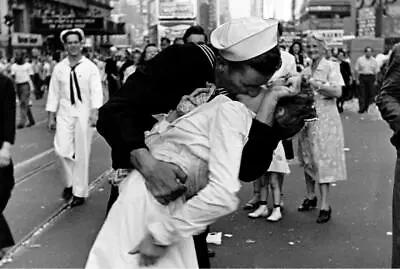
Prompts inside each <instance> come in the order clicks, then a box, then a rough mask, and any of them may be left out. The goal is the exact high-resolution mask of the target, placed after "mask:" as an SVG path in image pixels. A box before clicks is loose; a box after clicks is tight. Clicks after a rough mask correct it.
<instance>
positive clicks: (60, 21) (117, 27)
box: [32, 17, 125, 35]
mask: <svg viewBox="0 0 400 269" xmlns="http://www.w3.org/2000/svg"><path fill="white" fill-rule="evenodd" d="M71 28H81V29H82V30H83V31H84V32H85V34H86V35H115V34H125V23H114V22H112V21H109V20H105V19H104V18H102V17H80V18H67V17H47V18H46V17H41V18H38V17H34V18H32V32H34V33H38V34H43V35H50V34H55V33H58V32H61V31H63V30H65V29H71Z"/></svg>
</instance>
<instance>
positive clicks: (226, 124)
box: [149, 102, 251, 246]
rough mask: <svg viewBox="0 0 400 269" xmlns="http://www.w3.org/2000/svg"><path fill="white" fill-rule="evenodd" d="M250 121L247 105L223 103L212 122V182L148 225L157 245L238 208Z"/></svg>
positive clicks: (187, 234)
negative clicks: (243, 153)
mask: <svg viewBox="0 0 400 269" xmlns="http://www.w3.org/2000/svg"><path fill="white" fill-rule="evenodd" d="M250 124H251V115H250V113H249V111H248V110H247V108H246V107H245V106H244V105H242V104H239V103H236V102H235V103H233V102H229V103H225V104H223V105H222V106H221V108H220V109H219V111H218V112H217V115H216V116H215V118H214V119H213V120H212V122H211V124H210V133H209V141H210V142H209V143H210V158H209V167H208V170H209V183H208V184H207V186H206V187H205V188H204V189H203V190H201V191H200V192H199V193H198V194H197V195H196V196H194V197H193V198H192V199H190V200H189V201H188V202H186V203H185V204H184V206H183V207H182V208H181V209H179V210H178V211H177V212H176V213H174V214H173V215H172V216H170V217H169V219H167V220H164V221H163V222H157V223H152V224H150V225H149V231H150V233H151V235H152V237H153V238H154V240H155V243H156V244H158V245H163V246H168V245H171V244H173V243H174V242H177V241H179V240H181V239H182V238H186V237H189V236H192V235H194V234H197V233H199V232H201V231H202V230H204V228H205V227H206V226H207V225H209V224H211V223H213V222H215V221H216V220H217V219H218V218H220V217H222V216H224V215H227V214H230V213H232V212H233V211H234V210H236V208H237V206H238V203H239V199H238V197H237V192H238V191H239V189H240V182H239V179H238V175H239V167H240V160H241V155H242V150H243V146H244V144H245V142H246V138H247V136H248V132H249V129H250Z"/></svg>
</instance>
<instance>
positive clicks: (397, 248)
mask: <svg viewBox="0 0 400 269" xmlns="http://www.w3.org/2000/svg"><path fill="white" fill-rule="evenodd" d="M399 89H400V45H396V46H395V47H394V48H393V52H392V55H391V56H390V59H389V62H388V65H387V67H386V73H385V75H384V77H383V82H382V88H381V89H380V92H379V94H378V96H377V99H376V104H377V105H378V108H379V110H380V112H381V115H382V118H383V119H384V120H385V121H386V122H387V123H388V124H389V126H390V128H391V129H392V130H393V136H392V138H391V139H390V142H392V144H393V146H394V147H395V148H396V150H397V160H396V168H395V172H394V185H393V198H392V230H393V238H392V240H393V242H392V268H400V91H399Z"/></svg>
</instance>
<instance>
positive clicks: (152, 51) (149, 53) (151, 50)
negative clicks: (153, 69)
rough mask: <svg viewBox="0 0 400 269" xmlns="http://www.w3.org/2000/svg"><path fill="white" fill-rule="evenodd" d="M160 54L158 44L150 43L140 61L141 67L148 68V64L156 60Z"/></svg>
mask: <svg viewBox="0 0 400 269" xmlns="http://www.w3.org/2000/svg"><path fill="white" fill-rule="evenodd" d="M157 54H158V48H157V46H156V44H154V43H149V44H147V45H146V46H145V47H144V49H143V52H142V56H141V57H140V60H139V66H142V67H144V66H146V65H147V63H148V62H149V61H150V60H151V59H153V58H154V56H156V55H157Z"/></svg>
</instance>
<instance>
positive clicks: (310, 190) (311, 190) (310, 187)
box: [304, 174, 316, 199]
mask: <svg viewBox="0 0 400 269" xmlns="http://www.w3.org/2000/svg"><path fill="white" fill-rule="evenodd" d="M304 176H305V179H306V191H307V198H308V199H313V198H315V196H316V195H315V181H314V179H313V178H312V177H311V176H310V175H308V174H305V175H304Z"/></svg>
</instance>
